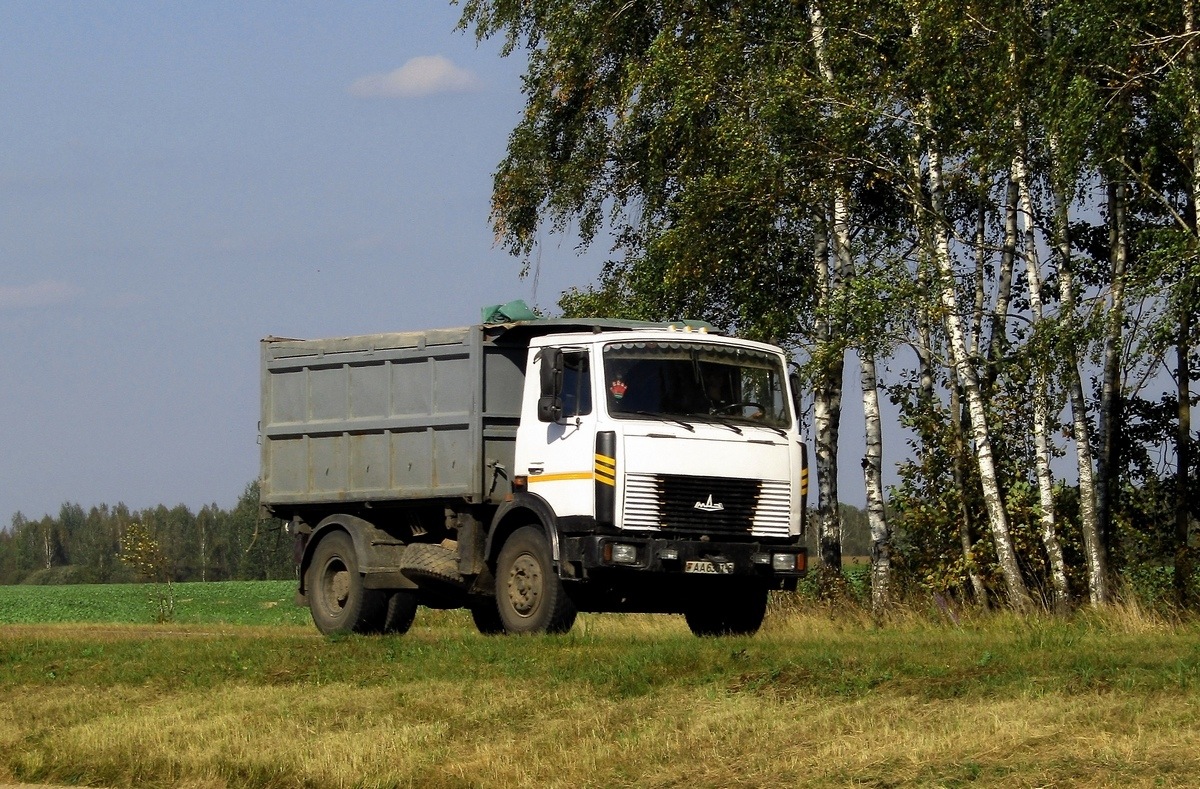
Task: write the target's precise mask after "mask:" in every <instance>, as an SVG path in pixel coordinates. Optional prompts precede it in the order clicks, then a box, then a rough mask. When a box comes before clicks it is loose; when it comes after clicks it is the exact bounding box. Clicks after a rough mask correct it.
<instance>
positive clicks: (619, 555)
mask: <svg viewBox="0 0 1200 789" xmlns="http://www.w3.org/2000/svg"><path fill="white" fill-rule="evenodd" d="M612 560H613V561H614V562H615V563H617V564H633V563H634V562H636V561H637V546H636V545H624V544H622V543H614V544H613V546H612Z"/></svg>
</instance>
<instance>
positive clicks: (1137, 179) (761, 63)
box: [460, 0, 1200, 610]
mask: <svg viewBox="0 0 1200 789" xmlns="http://www.w3.org/2000/svg"><path fill="white" fill-rule="evenodd" d="M461 7H462V17H461V20H460V26H461V28H462V29H464V30H468V31H472V32H474V34H475V35H476V36H477V37H478V38H479V39H480V40H485V39H493V40H498V41H500V42H501V44H502V54H503V55H505V56H508V55H512V54H514V53H518V52H519V53H521V55H522V56H523V57H525V58H526V59H527V65H526V68H525V74H524V81H523V92H524V95H525V109H524V112H523V113H522V114H521V116H520V118H519V120H518V121H517V124H516V126H515V127H514V129H513V131H512V132H511V134H510V137H509V140H508V147H507V150H506V153H505V155H504V158H503V159H502V160H501V162H500V163H499V166H498V167H497V170H496V173H495V175H494V188H493V197H492V222H493V226H494V230H495V232H496V236H497V238H498V239H499V241H500V242H501V243H503V244H504V245H505V246H506V247H507V248H508V250H509V251H510V252H511V253H512V254H514V255H515V256H518V257H521V258H523V259H524V260H525V261H526V264H527V268H528V269H530V270H533V269H534V268H535V266H536V265H538V264H539V262H540V259H541V257H542V252H543V250H542V248H541V245H542V243H543V239H544V238H545V237H546V236H547V234H555V233H558V234H565V235H567V236H568V237H570V236H574V237H576V238H577V240H578V243H579V244H580V245H581V246H582V247H588V246H590V245H594V244H595V245H600V244H606V243H607V244H608V246H609V252H610V258H609V260H608V262H607V264H606V266H605V268H604V270H603V272H602V274H601V277H600V280H599V281H598V282H597V283H595V284H593V285H591V286H586V287H582V288H579V289H576V290H574V291H570V292H568V293H566V294H564V296H563V298H562V299H561V300H560V301H559V307H560V308H561V309H562V310H563V312H564V313H565V314H566V315H568V316H581V315H596V314H599V315H610V316H614V317H627V318H640V319H648V320H666V319H673V318H676V317H679V316H703V317H706V318H708V319H710V320H712V321H713V322H714V323H716V324H718V325H719V326H721V327H722V328H724V329H726V330H729V331H731V332H734V333H737V334H741V335H743V336H748V337H751V338H756V339H763V340H768V341H774V342H776V343H779V344H781V345H783V346H785V347H786V348H789V349H792V350H794V351H796V352H797V355H798V356H799V357H800V358H801V359H802V360H803V362H804V365H803V372H804V374H805V376H806V379H807V383H808V387H809V393H810V399H811V402H812V406H811V414H810V415H808V416H809V417H810V419H811V428H812V433H813V438H814V445H815V459H814V465H815V470H816V474H815V477H816V482H817V489H818V495H817V499H818V501H817V515H816V517H815V519H814V520H815V524H814V528H815V531H816V532H817V546H816V554H817V556H816V557H815V558H817V559H818V560H819V561H818V562H816V564H817V565H818V566H819V567H823V568H828V569H830V570H837V569H839V568H840V566H841V562H842V558H841V556H842V552H843V548H844V546H843V540H842V529H843V526H844V524H843V520H842V517H841V509H840V508H839V506H838V503H839V501H840V499H841V496H840V494H839V491H838V488H837V485H838V467H839V464H842V463H843V462H844V461H843V459H842V458H841V457H840V455H839V424H840V416H841V412H842V408H843V394H844V393H845V394H847V395H849V394H850V392H851V391H852V392H854V393H855V396H856V399H859V402H860V403H861V408H862V409H863V414H864V417H865V420H864V421H865V424H866V435H865V439H866V447H867V451H866V456H865V457H863V458H861V465H862V467H863V486H864V488H863V490H864V492H865V500H866V501H867V512H868V514H869V519H870V527H871V548H870V554H871V560H872V583H871V587H872V595H873V604H874V605H875V606H876V607H877V608H878V609H885V608H886V607H887V606H888V605H889V603H890V601H892V600H894V599H895V598H897V597H898V596H900V595H902V594H904V593H905V590H908V589H920V590H924V591H927V592H934V593H937V594H946V595H950V596H952V597H954V598H956V599H959V600H961V601H964V602H966V603H972V604H978V605H988V604H989V603H993V604H994V603H1001V604H1003V605H1007V606H1010V607H1012V608H1015V609H1018V610H1032V609H1034V608H1037V607H1044V608H1047V609H1051V610H1067V609H1070V608H1072V607H1074V606H1076V605H1079V604H1081V603H1083V604H1091V605H1104V604H1107V603H1110V602H1112V601H1114V600H1115V599H1116V598H1117V596H1118V592H1119V581H1120V580H1121V579H1122V578H1128V577H1129V575H1130V573H1136V572H1141V571H1142V570H1153V571H1155V572H1160V571H1163V570H1165V571H1166V572H1167V573H1168V574H1169V575H1170V578H1171V581H1170V583H1169V584H1168V588H1169V589H1170V590H1171V596H1172V597H1173V599H1174V600H1175V601H1176V602H1177V603H1180V604H1184V605H1193V604H1195V603H1196V602H1197V590H1196V586H1195V572H1194V568H1195V562H1194V559H1193V554H1194V553H1195V549H1196V546H1195V545H1194V543H1195V539H1196V538H1195V532H1196V527H1195V523H1196V519H1197V509H1198V507H1197V502H1198V500H1200V491H1198V490H1197V481H1196V468H1197V458H1198V454H1197V434H1196V431H1194V430H1193V429H1192V426H1191V421H1190V419H1191V406H1192V405H1193V404H1194V403H1195V402H1196V400H1197V398H1196V395H1195V393H1194V389H1193V386H1192V382H1193V381H1195V380H1196V378H1197V375H1200V358H1198V355H1197V350H1196V349H1197V346H1198V345H1200V320H1198V313H1200V234H1198V232H1197V213H1198V207H1200V26H1198V24H1197V23H1198V20H1197V4H1196V2H1195V0H949V1H946V0H937V2H930V0H871V2H862V0H848V1H846V2H829V1H828V0H799V1H798V2H797V1H796V0H705V2H693V1H692V0H630V2H622V3H617V4H613V3H610V2H602V0H582V2H581V1H580V0H521V1H520V2H509V0H463V2H462V4H461ZM851 355H853V356H854V357H856V359H857V361H858V368H859V371H860V372H859V378H858V381H856V382H854V383H853V384H850V383H849V382H847V381H845V380H844V379H845V377H846V372H847V370H848V369H853V368H852V367H848V366H847V359H848V358H850V357H851ZM844 390H848V391H845V392H844ZM859 395H860V397H859ZM882 398H889V399H890V400H891V401H892V402H893V403H895V404H896V405H897V406H898V407H899V411H900V414H901V424H899V425H894V424H885V423H884V420H883V419H882V418H881V411H880V401H881V399H882ZM885 433H888V434H890V436H891V440H889V441H888V442H887V446H896V445H899V444H901V443H902V442H906V443H907V445H908V451H907V453H906V457H903V458H896V459H893V458H888V459H887V461H888V462H897V461H898V464H899V467H900V472H901V480H902V481H901V483H900V484H899V485H898V486H896V487H895V488H894V489H892V490H890V491H885V490H884V487H883V482H882V469H883V464H884V462H885V458H884V446H885V443H884V440H883V437H884V434H885ZM1055 458H1063V462H1064V463H1066V464H1069V466H1070V468H1071V469H1072V470H1071V471H1070V472H1068V473H1066V474H1062V473H1058V474H1056V469H1058V468H1059V465H1060V464H1055V462H1054V460H1055ZM851 462H852V463H853V464H854V465H856V466H857V465H858V464H859V463H860V458H857V457H855V458H853V459H852V460H851ZM1160 574H1161V572H1160ZM831 577H835V578H836V577H837V574H836V573H833V574H831Z"/></svg>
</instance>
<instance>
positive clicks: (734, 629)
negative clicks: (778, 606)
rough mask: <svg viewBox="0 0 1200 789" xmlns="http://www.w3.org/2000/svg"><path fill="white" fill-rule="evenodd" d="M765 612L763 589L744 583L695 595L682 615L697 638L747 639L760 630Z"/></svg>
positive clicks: (765, 603) (764, 588)
mask: <svg viewBox="0 0 1200 789" xmlns="http://www.w3.org/2000/svg"><path fill="white" fill-rule="evenodd" d="M766 613H767V588H766V587H765V586H763V585H761V584H745V585H740V586H728V587H725V588H721V589H712V590H710V591H708V592H706V593H704V594H699V595H696V597H695V599H694V601H693V602H692V603H691V604H690V605H689V606H688V608H687V610H686V611H685V612H684V616H685V618H686V619H687V623H688V627H689V628H690V629H691V631H692V632H693V633H695V634H696V635H698V636H750V635H754V634H755V633H757V632H758V629H759V628H760V627H762V623H763V617H765V616H766Z"/></svg>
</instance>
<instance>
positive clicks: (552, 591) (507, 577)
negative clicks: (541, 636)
mask: <svg viewBox="0 0 1200 789" xmlns="http://www.w3.org/2000/svg"><path fill="white" fill-rule="evenodd" d="M496 608H497V610H498V612H499V614H500V622H501V623H502V624H503V625H504V630H505V631H506V632H508V633H565V632H567V631H568V630H570V629H571V626H572V625H574V624H575V613H576V612H575V605H574V603H572V602H571V599H570V598H569V597H568V596H567V592H566V590H565V589H564V588H563V585H562V580H561V579H560V578H559V577H558V573H556V572H555V571H554V562H553V560H552V559H551V556H550V546H549V545H547V544H546V538H545V536H544V535H543V534H542V531H541V529H538V528H535V527H533V526H525V527H523V528H520V529H517V530H516V531H515V532H513V533H512V535H511V536H510V537H509V538H508V539H507V540H506V541H505V542H504V547H503V548H501V549H500V556H499V558H498V559H497V560H496Z"/></svg>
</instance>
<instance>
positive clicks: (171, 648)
mask: <svg viewBox="0 0 1200 789" xmlns="http://www.w3.org/2000/svg"><path fill="white" fill-rule="evenodd" d="M149 592H150V587H73V588H72V587H59V588H48V587H40V588H37V587H19V588H18V587H0V699H2V701H0V783H4V782H5V781H12V782H18V781H20V782H36V783H56V784H78V785H89V786H107V787H125V786H172V787H176V786H183V787H196V788H197V789H199V788H201V787H203V788H205V789H209V788H212V787H293V786H309V787H351V786H354V787H393V786H434V787H468V786H481V787H489V786H538V787H541V786H630V787H632V786H663V787H666V786H682V785H688V786H691V787H707V786H722V787H723V786H786V787H794V786H817V787H841V786H864V787H866V786H869V787H893V786H928V787H962V786H996V787H1000V786H1005V787H1007V786H1027V787H1033V786H1054V787H1067V786H1080V787H1083V786H1111V787H1117V786H1122V787H1124V786H1147V787H1149V786H1194V785H1196V776H1197V775H1200V623H1197V622H1196V621H1193V620H1184V621H1175V620H1166V619H1164V618H1162V617H1159V616H1153V615H1149V614H1146V613H1144V612H1141V611H1137V610H1130V609H1114V610H1112V611H1106V612H1104V613H1087V612H1082V613H1079V614H1076V615H1074V616H1072V617H1067V618H1049V617H1028V618H1019V617H1015V616H1012V615H1009V614H991V615H975V616H965V617H963V618H962V619H960V620H959V623H958V624H953V623H950V622H946V621H942V620H938V619H937V618H936V614H923V613H919V612H908V613H905V614H903V615H900V616H897V617H896V618H895V619H894V620H892V621H890V622H888V623H885V624H882V625H881V624H875V623H872V622H871V620H870V618H869V617H866V616H864V615H862V614H861V612H856V611H854V610H853V609H851V610H833V609H830V608H828V607H822V606H817V605H815V604H812V603H805V602H798V601H797V600H795V599H791V600H785V599H776V600H774V601H773V606H772V610H771V612H770V614H769V616H768V620H767V624H766V626H765V627H764V629H763V631H762V632H761V633H759V634H758V635H757V636H755V637H753V638H731V639H698V638H694V637H693V636H691V634H690V633H689V632H688V631H687V628H686V626H685V625H684V623H683V622H682V620H681V618H679V617H662V616H659V617H655V616H615V615H582V616H581V617H580V619H579V622H578V623H577V625H576V627H575V629H574V630H573V631H572V632H571V633H569V634H567V635H565V636H560V637H528V638H509V637H487V636H482V635H480V634H478V633H476V632H475V631H474V629H473V628H472V626H471V623H470V617H469V616H467V615H465V614H463V613H462V612H442V611H428V610H425V609H422V610H421V611H420V613H419V614H418V617H417V621H416V624H415V625H414V627H413V629H412V631H410V632H409V633H408V634H406V635H403V636H382V637H379V636H376V637H351V638H335V639H328V638H323V637H321V636H319V635H318V634H317V633H316V631H315V629H314V628H313V627H312V625H311V623H309V622H308V621H307V615H306V612H305V611H304V610H303V609H298V608H295V607H294V606H293V605H292V602H291V595H292V585H291V584H290V583H250V584H240V583H237V584H234V583H230V584H224V583H220V584H187V585H181V586H178V587H176V589H175V593H176V597H177V601H176V619H175V621H173V622H170V623H166V624H153V623H151V621H150V620H151V619H152V618H153V611H154V606H153V603H152V601H151V599H150V598H149V596H148V594H149Z"/></svg>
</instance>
